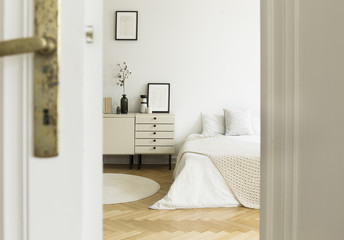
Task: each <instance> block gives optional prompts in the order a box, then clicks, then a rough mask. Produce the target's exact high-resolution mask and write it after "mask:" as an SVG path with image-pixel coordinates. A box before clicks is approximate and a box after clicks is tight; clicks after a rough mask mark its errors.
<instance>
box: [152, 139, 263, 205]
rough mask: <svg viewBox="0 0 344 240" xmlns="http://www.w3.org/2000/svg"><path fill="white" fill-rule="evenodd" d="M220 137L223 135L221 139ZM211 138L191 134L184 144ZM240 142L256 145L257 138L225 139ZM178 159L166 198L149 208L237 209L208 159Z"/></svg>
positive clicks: (187, 155) (192, 156) (188, 155)
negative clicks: (173, 178)
mask: <svg viewBox="0 0 344 240" xmlns="http://www.w3.org/2000/svg"><path fill="white" fill-rule="evenodd" d="M221 137H223V136H221ZM199 138H204V141H209V146H210V145H211V142H213V140H212V139H211V138H208V139H209V140H207V139H206V137H204V136H202V135H199V134H193V135H190V136H189V137H188V139H187V140H186V141H189V140H192V139H199ZM226 138H231V139H236V140H238V141H240V142H242V141H246V142H251V143H252V142H255V143H259V141H260V136H258V135H253V136H235V137H226ZM180 155H181V156H182V157H181V158H180V159H179V158H177V159H178V162H177V165H176V168H175V171H174V177H175V181H174V183H173V184H172V186H171V188H170V190H169V192H168V193H167V195H166V196H165V197H164V198H163V199H161V200H160V201H158V202H156V203H155V204H153V205H152V206H151V207H150V208H152V209H178V208H211V207H237V206H241V204H240V203H239V202H238V200H237V198H236V197H235V196H234V194H233V192H232V191H231V189H230V188H229V187H228V185H227V183H226V182H225V180H224V179H223V177H222V175H221V174H220V172H219V171H218V169H217V168H216V167H215V165H214V163H213V162H212V160H211V159H210V158H209V157H207V156H205V155H201V154H197V153H185V154H182V153H180Z"/></svg>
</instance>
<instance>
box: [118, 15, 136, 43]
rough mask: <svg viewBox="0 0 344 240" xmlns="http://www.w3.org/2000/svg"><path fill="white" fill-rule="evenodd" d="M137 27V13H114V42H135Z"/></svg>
mask: <svg viewBox="0 0 344 240" xmlns="http://www.w3.org/2000/svg"><path fill="white" fill-rule="evenodd" d="M137 26H138V12H137V11H116V14H115V40H137V32H138V31H137Z"/></svg>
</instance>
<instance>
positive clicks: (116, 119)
mask: <svg viewBox="0 0 344 240" xmlns="http://www.w3.org/2000/svg"><path fill="white" fill-rule="evenodd" d="M103 146H104V147H103V154H104V155H129V156H130V168H132V165H133V158H134V155H135V154H137V155H138V157H139V159H138V169H140V167H141V163H142V155H144V154H146V155H157V154H159V155H168V156H169V169H171V157H172V154H173V153H174V115H173V114H164V113H157V114H154V113H153V114H141V113H132V114H104V117H103Z"/></svg>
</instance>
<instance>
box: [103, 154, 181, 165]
mask: <svg viewBox="0 0 344 240" xmlns="http://www.w3.org/2000/svg"><path fill="white" fill-rule="evenodd" d="M137 161H138V156H137V155H135V157H134V164H137ZM103 162H104V163H105V164H129V156H113V155H111V156H110V155H103ZM175 163H176V156H173V155H172V164H175ZM142 164H168V155H142Z"/></svg>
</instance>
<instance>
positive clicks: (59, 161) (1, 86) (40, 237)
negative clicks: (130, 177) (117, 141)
mask: <svg viewBox="0 0 344 240" xmlns="http://www.w3.org/2000/svg"><path fill="white" fill-rule="evenodd" d="M58 2H59V6H60V8H59V13H58V14H59V22H60V29H59V31H60V35H59V41H60V48H59V53H60V66H59V107H58V108H59V116H58V121H59V131H58V133H59V155H58V156H57V157H51V158H36V157H34V156H33V140H32V139H33V127H32V125H33V120H32V119H33V114H32V112H33V108H34V106H33V104H32V99H33V94H32V92H33V85H32V84H33V70H32V69H33V68H32V66H33V54H21V55H15V56H8V57H1V58H0V216H1V219H0V240H24V239H27V240H47V239H49V240H62V239H63V240H79V239H80V240H81V239H82V240H86V239H89V240H98V239H102V202H101V198H102V193H101V186H102V184H101V181H102V135H101V134H102V129H101V126H102V122H101V107H102V105H101V104H102V101H101V99H102V1H92V0H75V1H70V0H59V1H58ZM33 9H34V0H1V1H0V41H2V40H9V39H15V38H22V37H30V36H33V32H34V21H33V18H34V16H33V12H34V11H33ZM87 25H91V26H93V28H94V42H93V43H86V38H85V27H86V26H87Z"/></svg>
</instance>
